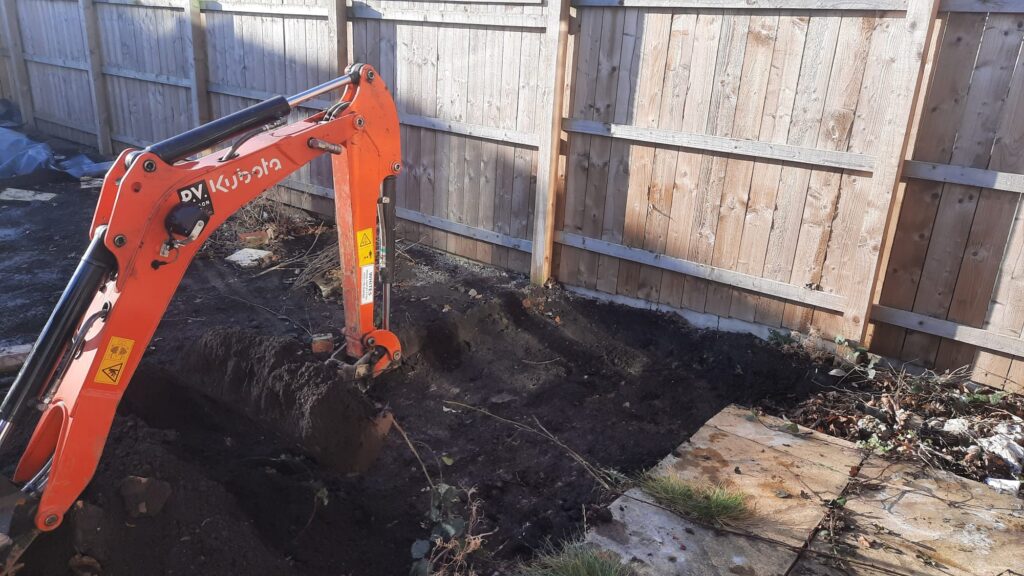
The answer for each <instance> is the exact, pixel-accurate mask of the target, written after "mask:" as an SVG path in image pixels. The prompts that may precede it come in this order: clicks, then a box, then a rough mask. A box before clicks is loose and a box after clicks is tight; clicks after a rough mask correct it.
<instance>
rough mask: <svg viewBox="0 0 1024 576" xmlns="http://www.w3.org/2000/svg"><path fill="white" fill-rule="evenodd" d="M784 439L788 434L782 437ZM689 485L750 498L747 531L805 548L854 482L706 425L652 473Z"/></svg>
mask: <svg viewBox="0 0 1024 576" xmlns="http://www.w3.org/2000/svg"><path fill="white" fill-rule="evenodd" d="M783 434H784V433H783ZM653 473H655V474H666V475H672V476H675V477H677V478H679V479H682V480H686V481H689V482H691V483H697V484H699V483H701V482H710V483H712V484H721V485H726V486H729V487H730V488H733V489H736V490H738V491H740V492H742V493H744V494H746V495H748V497H749V500H748V503H749V504H750V506H751V508H752V509H753V514H752V516H751V518H749V519H747V520H744V521H743V522H742V523H740V524H739V527H740V528H742V529H743V530H745V531H748V532H751V533H753V534H757V535H760V536H765V537H768V538H772V539H775V540H780V541H782V542H785V543H787V544H789V545H791V546H802V545H803V544H804V543H805V542H806V541H807V537H808V535H810V534H811V532H813V530H814V528H815V527H816V526H817V525H818V523H819V522H820V521H821V519H822V518H823V517H824V516H825V513H826V511H827V508H826V506H825V504H826V502H828V501H829V500H832V499H834V498H837V497H839V495H840V494H841V493H842V491H843V488H845V487H846V485H847V483H848V482H849V480H850V476H849V470H846V471H838V470H834V469H832V468H829V467H827V466H823V465H821V464H819V463H816V462H812V461H810V460H805V459H803V458H797V457H795V456H793V455H792V454H789V453H786V452H783V451H780V450H777V449H775V448H769V447H767V446H765V445H764V444H760V443H758V442H754V441H753V440H748V439H746V438H741V437H739V436H736V435H735V434H731V433H729V432H724V431H722V430H720V429H718V428H716V427H713V426H704V427H703V428H701V429H700V430H699V431H697V433H696V434H694V435H693V437H692V438H690V440H689V441H688V442H686V443H684V444H683V445H682V446H680V447H679V448H678V449H677V450H676V451H675V452H674V453H673V454H672V455H670V456H668V457H666V458H665V459H664V460H662V462H661V463H660V464H659V465H658V466H657V467H656V468H655V470H654V471H653Z"/></svg>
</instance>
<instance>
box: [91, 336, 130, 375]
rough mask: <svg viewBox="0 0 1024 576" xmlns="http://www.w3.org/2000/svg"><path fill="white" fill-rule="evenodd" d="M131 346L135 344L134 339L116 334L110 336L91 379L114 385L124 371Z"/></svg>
mask: <svg viewBox="0 0 1024 576" xmlns="http://www.w3.org/2000/svg"><path fill="white" fill-rule="evenodd" d="M133 346H135V340H131V339H128V338H118V337H117V336H114V337H113V338H111V339H110V343H108V344H107V351H106V352H105V353H104V354H103V358H102V359H101V360H100V367H99V369H98V370H96V377H95V378H93V380H95V381H96V383H97V384H110V385H112V386H116V385H117V383H118V382H119V381H120V380H121V374H123V373H124V365H125V363H126V362H127V361H128V355H129V354H131V353H132V347H133Z"/></svg>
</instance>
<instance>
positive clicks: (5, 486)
mask: <svg viewBox="0 0 1024 576" xmlns="http://www.w3.org/2000/svg"><path fill="white" fill-rule="evenodd" d="M38 504H39V500H38V499H37V498H36V497H35V496H33V495H31V494H28V493H26V492H24V491H23V490H22V489H20V488H19V487H18V486H16V485H15V484H14V483H12V482H11V481H10V480H8V479H7V478H3V477H0V575H4V576H6V575H8V574H15V573H17V571H18V568H19V567H20V564H19V562H18V560H19V558H21V555H22V553H24V552H25V549H26V548H28V546H29V544H31V543H32V541H33V540H35V538H36V536H37V535H38V534H39V530H38V529H36V527H35V524H34V522H33V519H34V517H35V512H36V506H37V505H38Z"/></svg>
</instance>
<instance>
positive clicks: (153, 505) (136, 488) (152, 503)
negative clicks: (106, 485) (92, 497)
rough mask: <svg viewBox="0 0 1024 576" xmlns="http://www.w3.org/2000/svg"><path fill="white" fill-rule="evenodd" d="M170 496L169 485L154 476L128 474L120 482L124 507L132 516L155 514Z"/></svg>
mask: <svg viewBox="0 0 1024 576" xmlns="http://www.w3.org/2000/svg"><path fill="white" fill-rule="evenodd" d="M170 496H171V485H170V484H168V483H167V482H164V481H163V480H158V479H156V478H142V477H139V476H129V477H127V478H125V479H124V481H122V482H121V498H123V499H124V508H125V511H127V512H128V515H129V516H131V517H132V518H139V517H142V516H156V515H157V514H159V513H160V511H161V510H163V509H164V504H166V503H167V499H168V498H170Z"/></svg>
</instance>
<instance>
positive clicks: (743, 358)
mask: <svg viewBox="0 0 1024 576" xmlns="http://www.w3.org/2000/svg"><path fill="white" fill-rule="evenodd" d="M76 201H77V202H83V201H82V199H81V198H80V197H72V196H70V195H68V196H67V197H64V198H61V202H67V203H73V202H76ZM83 209H84V208H83ZM18 210H20V212H19V214H18V218H20V219H22V220H25V221H28V222H32V223H33V224H32V226H34V227H51V228H52V227H55V226H60V225H65V226H67V227H68V228H69V230H71V232H72V233H71V235H74V234H73V232H74V229H75V227H76V226H80V227H84V226H85V223H81V224H77V223H76V222H75V220H74V219H73V218H69V219H68V220H67V221H65V222H64V223H63V224H62V223H60V222H53V221H52V220H51V219H50V218H49V217H48V216H47V215H46V213H45V211H38V212H37V211H35V209H32V208H19V209H18ZM9 215H10V213H9V212H8V213H6V214H5V212H3V211H0V227H2V226H3V220H4V218H5V217H6V216H9ZM78 232H79V233H81V235H82V236H83V238H84V233H82V232H81V230H78ZM311 242H313V239H312V238H310V237H300V238H294V239H292V240H290V241H288V242H286V243H285V244H283V245H282V246H280V247H279V250H280V251H281V257H282V259H287V258H289V257H290V256H293V255H301V254H302V253H303V252H305V251H307V250H308V248H309V247H310V245H311ZM82 245H83V246H84V242H83V244H82ZM14 249H15V250H16V251H21V250H30V249H37V248H36V247H34V246H31V245H25V246H21V245H17V246H15V247H14ZM406 254H407V255H408V256H409V257H410V259H411V260H412V261H411V262H404V263H403V266H402V273H401V278H400V282H399V284H398V286H396V288H395V291H394V303H393V312H392V313H393V317H392V323H393V325H394V326H395V327H396V329H397V330H398V331H399V333H400V336H401V338H402V340H403V346H404V349H405V361H404V362H403V365H402V366H401V367H400V368H399V369H398V370H395V371H393V372H390V373H388V374H386V375H385V376H383V377H381V378H379V379H377V380H376V381H375V382H374V384H373V386H372V387H371V388H370V389H369V391H368V393H367V398H366V399H363V397H361V396H358V395H356V394H354V393H353V390H352V389H351V388H350V387H349V386H348V385H346V384H345V383H341V382H338V381H336V380H335V379H334V378H333V373H332V372H331V369H330V368H329V367H326V365H325V364H323V363H322V361H320V360H319V359H316V358H313V357H312V355H311V354H309V353H308V350H309V335H308V334H309V333H321V332H333V333H334V334H335V335H339V331H338V328H339V327H340V326H341V325H342V313H341V306H340V304H339V303H338V302H336V301H325V300H324V299H323V298H322V297H321V296H320V295H319V294H318V293H314V292H313V291H308V290H291V289H290V288H289V282H290V279H291V278H293V277H294V274H295V271H292V270H288V269H281V270H278V271H274V272H272V273H268V274H263V275H257V274H254V273H252V272H246V271H238V270H235V269H233V268H230V267H229V266H228V265H226V264H225V263H223V262H222V261H221V260H220V259H219V258H209V259H201V260H199V261H197V262H196V263H195V264H194V265H193V268H192V269H191V270H190V272H189V274H188V275H187V277H186V280H185V282H184V284H183V286H182V288H181V289H180V290H179V292H178V295H177V297H176V298H175V300H174V301H173V302H172V304H171V307H170V309H169V310H168V313H167V315H166V317H165V319H164V321H163V323H162V324H161V327H160V330H159V331H158V334H157V338H155V339H154V342H153V344H152V346H151V348H150V350H149V352H148V354H147V356H146V359H145V360H144V363H143V366H142V368H141V369H140V371H139V372H138V373H137V374H136V376H135V377H134V378H133V381H132V384H131V387H130V388H129V392H128V395H127V396H126V400H125V402H124V403H123V405H122V416H121V417H119V419H118V421H117V423H116V424H115V428H114V432H113V434H112V435H111V438H110V440H109V441H108V444H107V450H106V454H105V456H104V460H103V462H102V464H101V467H100V471H99V472H98V473H97V475H96V478H95V480H94V481H93V483H92V484H91V487H90V488H89V490H87V492H86V493H85V494H84V495H83V500H84V501H85V502H86V503H88V504H91V505H95V506H98V507H99V508H100V509H101V510H102V514H100V516H101V517H102V529H101V530H99V531H98V533H95V534H94V533H93V532H95V531H90V535H91V536H94V538H93V540H91V541H90V542H91V543H90V544H88V545H86V544H83V543H82V541H81V540H82V539H81V535H78V536H76V530H77V531H78V532H81V530H82V528H81V526H82V525H85V526H89V525H91V524H89V523H88V522H82V523H77V522H76V521H75V518H74V515H72V516H73V517H72V518H71V519H70V520H69V521H68V522H67V523H66V524H65V525H64V526H62V527H61V528H60V529H59V530H57V531H56V532H55V533H54V534H50V535H47V537H45V538H41V539H40V541H38V542H37V544H36V545H35V546H34V548H33V549H32V550H31V553H30V556H28V557H27V558H26V559H27V563H28V566H27V568H26V570H25V572H24V574H41V575H54V574H64V573H66V572H67V570H68V569H67V565H68V564H67V563H68V559H70V558H71V557H72V556H73V555H74V554H75V553H76V551H77V552H81V553H83V554H88V555H90V556H94V557H95V558H96V559H97V560H98V561H99V562H100V564H101V565H102V567H103V573H105V574H139V573H146V574H158V573H167V574H172V573H190V574H226V573H252V574H291V573H295V574H309V575H319V574H324V575H327V574H331V575H338V574H349V575H353V576H355V575H360V576H361V575H367V576H369V575H377V574H403V573H407V572H408V569H409V565H410V563H411V560H412V559H411V556H410V545H411V544H412V543H413V542H414V541H415V540H417V539H420V538H425V537H427V536H428V534H429V532H430V528H429V523H427V522H425V521H426V513H427V511H428V508H429V495H428V494H427V493H426V491H425V488H426V487H427V480H426V479H425V478H424V474H423V471H422V469H421V466H420V463H419V461H418V460H417V458H416V456H415V455H414V454H413V453H412V452H411V451H410V449H409V447H408V446H407V444H406V441H405V440H404V439H403V437H402V435H401V434H397V433H395V431H392V432H391V433H390V434H389V435H388V436H387V437H386V438H385V439H384V440H383V448H382V450H381V451H380V453H379V455H378V457H377V459H376V461H375V462H374V464H373V466H371V467H370V468H369V469H368V470H366V471H365V472H363V473H361V474H349V473H347V470H348V469H349V468H347V465H348V464H349V463H350V460H351V458H350V456H351V455H352V454H354V453H360V452H361V451H363V448H364V447H365V445H366V443H367V436H366V431H367V429H373V428H374V425H375V424H376V423H379V421H378V420H376V419H377V418H378V415H379V413H380V411H381V410H386V411H387V412H390V413H391V414H392V415H393V417H394V420H395V422H396V423H397V424H398V425H399V426H400V427H401V429H402V430H404V431H405V433H406V434H407V435H408V438H409V442H410V443H412V445H413V446H415V447H416V450H417V451H418V453H419V454H420V456H421V457H422V459H423V461H424V464H425V465H426V467H427V471H428V473H429V474H430V476H431V478H432V479H433V481H443V482H445V483H447V484H450V485H454V486H462V487H466V488H469V487H475V488H476V489H477V495H478V496H479V497H480V498H481V499H482V500H483V505H482V506H483V514H484V523H483V526H482V529H483V530H485V531H492V530H493V531H494V533H493V534H491V535H490V536H488V537H487V539H486V542H485V545H484V550H483V553H477V557H478V559H477V561H476V562H477V567H478V569H479V571H480V572H481V573H492V572H495V571H496V572H499V573H505V572H507V571H508V569H509V567H510V566H511V565H512V564H514V563H515V562H516V561H518V560H519V559H521V558H523V557H525V556H528V555H530V554H531V553H532V551H533V550H534V549H536V548H538V547H541V546H543V545H544V544H545V542H546V541H547V540H549V539H554V540H557V539H560V538H563V537H566V536H570V535H573V534H575V533H577V532H579V531H580V530H581V529H582V526H583V522H584V517H585V518H586V521H587V522H588V523H591V524H593V523H595V522H598V521H600V520H601V519H602V518H603V517H604V516H605V514H606V513H605V512H604V510H603V506H604V504H605V503H606V501H605V500H606V497H605V495H604V494H602V492H601V490H600V489H599V487H598V486H597V484H596V482H595V481H594V480H593V478H591V477H590V476H589V475H588V474H587V472H586V471H584V470H583V469H582V468H581V467H580V466H579V465H578V464H577V463H576V462H575V461H574V460H573V459H572V458H571V457H569V455H568V454H566V452H565V451H564V450H563V449H561V448H559V447H558V446H556V445H555V444H553V443H552V442H550V441H549V440H547V439H544V438H542V437H541V436H538V435H535V434H530V433H528V432H525V431H523V430H521V429H518V428H516V427H514V426H511V425H509V424H508V423H506V422H503V421H501V420H499V419H498V418H495V417H492V416H488V415H486V414H483V413H480V412H478V411H473V410H467V409H465V408H462V407H460V406H459V405H457V404H451V403H449V402H457V403H460V404H465V405H470V406H474V407H478V408H481V409H483V410H486V411H487V412H489V413H491V414H493V415H495V416H499V417H501V418H505V419H510V420H514V421H517V422H521V423H524V424H527V425H530V426H538V425H542V426H544V427H545V428H546V429H547V430H549V431H550V432H551V433H552V434H554V435H555V436H557V437H558V439H559V440H560V441H561V442H562V443H564V444H565V445H567V446H569V447H571V448H572V449H573V450H574V451H576V452H577V453H579V454H580V455H582V456H583V457H584V458H586V459H588V460H589V461H590V462H592V463H593V464H594V465H596V466H599V467H603V468H609V469H615V470H618V471H620V472H623V473H626V474H635V473H638V472H640V471H642V470H644V469H645V468H647V467H649V466H651V465H653V464H654V463H656V462H657V461H658V460H659V459H660V458H662V457H664V455H665V454H667V453H668V452H670V451H671V450H673V449H674V448H675V447H676V446H678V445H679V444H680V443H681V442H683V441H684V440H685V439H686V438H687V437H688V435H689V434H691V433H693V432H694V431H696V430H697V429H698V428H699V427H700V426H701V425H702V424H703V423H704V422H705V421H706V420H707V419H709V418H710V417H711V416H713V415H714V414H715V413H716V412H718V411H719V410H720V409H721V408H722V407H724V406H725V405H727V404H729V403H731V402H746V403H749V402H753V401H755V400H757V399H760V398H763V397H765V396H777V395H792V394H800V393H803V392H805V391H806V390H808V389H809V388H810V387H811V386H812V379H813V377H814V375H815V373H816V371H817V367H816V366H815V365H814V364H813V363H811V362H810V361H809V360H808V359H806V358H805V357H803V356H801V355H799V354H793V353H790V354H785V353H782V352H780V351H779V350H778V349H776V348H774V347H772V346H770V345H768V344H766V343H764V342H762V341H759V340H757V339H755V338H753V337H751V336H746V335H737V334H726V333H717V332H706V331H699V330H694V329H692V328H690V327H689V326H687V325H686V324H685V323H684V322H683V321H682V320H680V319H678V318H676V317H673V316H667V315H661V314H657V313H652V312H645V311H637V310H633V309H628V308H622V307H618V306H612V305H606V304H600V303H596V302H593V301H589V300H584V299H579V298H576V297H573V296H572V295H570V294H567V293H565V292H563V291H561V290H559V289H557V288H556V289H540V288H531V287H529V286H528V285H527V282H526V281H525V279H523V278H521V277H518V276H510V275H507V274H504V273H502V272H498V271H495V270H491V269H487V268H484V267H480V266H477V265H474V264H471V263H467V262H464V261H461V260H457V259H453V258H451V257H449V256H446V255H444V254H440V253H436V252H433V251H428V250H424V249H417V248H410V249H408V250H407V251H406ZM18 281H19V282H20V283H28V284H33V285H37V286H38V288H37V289H36V290H35V294H37V295H39V296H38V299H39V300H40V301H42V302H43V303H44V304H45V300H46V295H47V294H49V292H51V291H54V292H58V293H59V290H60V287H59V286H57V285H51V284H50V283H49V282H50V281H49V280H47V279H46V277H45V275H44V276H41V277H39V278H36V277H33V276H32V275H31V271H30V270H28V269H27V268H26V269H25V271H24V273H23V274H22V276H21V277H20V278H19V279H18ZM5 282H6V279H4V280H2V281H0V291H3V290H4V289H5V286H3V284H4V283H5ZM23 298H28V299H30V298H32V295H31V294H25V295H24V296H23ZM7 306H8V305H7V303H6V302H0V307H2V308H3V310H0V317H3V316H4V315H7V314H10V313H13V311H12V310H9V309H8V308H7ZM378 429H379V428H378ZM128 476H141V477H151V478H157V479H160V480H164V481H167V482H168V483H169V484H170V485H171V487H172V494H171V497H170V498H169V500H168V501H167V504H166V506H165V507H164V509H163V510H162V512H160V514H158V515H156V516H152V517H142V518H129V517H128V516H127V515H126V511H125V510H124V506H123V504H122V502H121V501H120V494H119V493H118V486H120V484H121V483H122V482H123V481H124V479H125V478H126V477H128ZM93 512H95V511H93ZM84 516H88V517H90V518H92V516H95V514H93V515H92V516H90V515H84ZM93 520H94V519H93Z"/></svg>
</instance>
